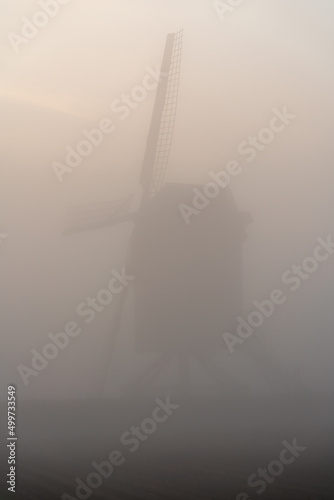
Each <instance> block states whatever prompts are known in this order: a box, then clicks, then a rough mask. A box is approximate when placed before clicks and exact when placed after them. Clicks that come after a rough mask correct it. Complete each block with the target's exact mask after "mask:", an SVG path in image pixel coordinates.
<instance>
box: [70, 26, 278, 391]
mask: <svg viewBox="0 0 334 500" xmlns="http://www.w3.org/2000/svg"><path fill="white" fill-rule="evenodd" d="M182 41H183V31H182V30H181V31H179V32H177V33H170V34H168V35H167V40H166V45H165V51H164V56H163V62H162V66H161V73H162V74H163V75H167V77H165V78H163V79H162V80H161V82H160V83H159V86H158V89H157V94H156V98H155V103H154V108H153V114H152V120H151V124H150V128H149V133H148V137H147V144H146V149H145V154H144V160H143V164H142V169H141V176H140V184H141V201H140V207H139V210H138V211H137V213H136V214H134V213H131V212H130V211H129V209H130V206H131V202H132V197H126V198H122V199H119V200H116V201H114V202H110V203H103V204H95V205H88V206H81V207H72V208H70V209H68V211H67V217H66V223H65V230H64V233H65V234H72V233H77V232H81V231H86V230H90V229H96V228H99V227H106V226H112V225H115V224H118V223H121V222H125V221H129V220H134V221H135V226H134V230H133V232H132V236H131V241H130V244H129V248H128V255H127V260H126V269H127V271H128V272H129V273H130V274H133V275H135V277H136V279H135V280H134V282H133V284H132V285H131V286H132V287H134V289H135V290H134V292H135V293H134V296H135V330H136V332H135V347H136V350H137V351H138V352H141V353H155V354H156V360H155V362H153V363H152V364H150V365H149V366H147V367H146V368H145V370H144V371H143V372H142V373H140V374H139V376H136V377H135V380H134V381H133V383H132V384H130V390H131V391H135V392H138V391H145V390H146V389H147V388H152V385H153V382H156V379H157V377H159V375H161V374H162V373H163V372H164V370H165V369H166V368H167V367H168V366H169V365H170V364H171V363H173V362H174V363H175V362H176V363H177V381H176V383H175V384H174V385H173V386H172V387H169V392H170V391H171V390H173V387H174V388H175V389H176V390H177V391H178V392H180V393H182V394H184V393H189V392H191V391H193V390H194V389H196V387H194V384H192V383H191V369H190V368H191V367H190V364H191V360H192V361H193V362H194V360H195V361H197V363H198V365H199V366H200V367H201V368H202V369H204V371H205V372H206V373H207V374H208V375H209V376H210V379H211V380H213V381H214V382H215V387H216V388H218V389H219V390H221V391H222V392H225V391H226V387H230V388H233V391H240V383H237V382H235V381H234V379H233V378H232V377H230V376H229V375H228V374H227V373H226V371H225V370H224V369H223V368H222V367H221V366H220V365H217V364H215V363H214V361H213V354H214V353H215V352H216V351H217V350H221V349H223V348H224V344H223V341H222V337H221V334H222V333H223V331H231V329H233V328H234V326H233V325H234V323H233V321H234V320H235V318H236V317H237V316H238V315H239V314H240V311H241V310H242V245H243V242H244V240H245V237H246V226H247V225H248V223H249V216H248V214H245V213H242V212H239V211H238V209H237V207H236V205H235V203H234V200H233V197H232V194H231V192H230V191H229V190H228V189H224V192H223V193H222V194H221V196H220V197H219V198H217V199H216V200H215V202H214V203H211V204H210V205H209V206H208V207H207V208H206V209H205V210H204V211H203V213H201V214H199V215H198V216H197V217H196V218H194V219H193V221H192V223H191V224H190V225H189V226H187V225H186V224H185V223H184V221H183V219H182V217H181V215H180V213H179V211H178V205H179V203H182V202H184V201H185V200H186V199H187V198H188V197H189V193H192V191H191V189H192V187H193V186H192V185H188V184H173V183H170V184H167V185H166V184H165V174H166V169H167V165H168V159H169V155H170V149H171V144H172V138H173V131H174V124H175V118H176V109H177V101H178V93H179V82H180V70H181V53H182ZM131 286H128V287H127V289H126V292H125V293H123V295H122V297H121V300H120V301H119V303H118V307H117V310H116V311H115V314H114V318H113V334H112V336H111V339H110V345H109V348H108V349H107V350H106V351H105V352H104V359H103V360H100V380H99V387H100V390H103V387H104V385H105V382H106V379H107V376H108V373H109V368H110V363H111V360H112V355H113V353H114V347H115V339H116V336H117V333H118V331H119V330H120V326H121V320H122V315H123V311H124V307H125V303H126V297H127V294H128V293H129V289H130V287H131ZM253 342H254V341H253ZM247 349H248V351H247V354H248V355H250V356H251V357H252V358H253V359H254V360H255V362H256V364H257V365H259V364H260V365H261V366H262V368H263V369H264V370H265V372H266V374H267V375H268V373H269V372H270V375H269V376H270V377H272V378H275V377H276V375H277V373H276V374H274V373H273V372H275V368H274V365H273V363H272V362H271V361H270V360H269V359H268V358H267V356H266V354H265V353H264V351H263V349H262V346H261V345H260V346H258V345H257V346H256V347H255V348H252V346H251V342H249V346H248V348H247ZM128 389H129V387H128Z"/></svg>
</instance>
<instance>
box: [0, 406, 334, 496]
mask: <svg viewBox="0 0 334 500" xmlns="http://www.w3.org/2000/svg"><path fill="white" fill-rule="evenodd" d="M156 397H157V396H154V397H152V398H148V399H145V400H143V399H141V400H139V399H137V400H135V399H127V400H125V399H122V400H100V401H99V400H95V401H94V400H90V401H79V400H78V401H66V402H45V401H43V402H41V401H40V402H38V401H34V402H32V401H31V402H21V404H20V405H19V407H18V432H17V435H18V446H17V454H18V469H17V492H16V493H15V494H13V493H8V492H6V488H5V487H4V484H3V479H4V477H5V474H6V473H7V469H8V466H7V464H6V459H5V457H6V454H7V452H6V451H5V452H4V453H3V450H4V448H5V447H3V448H2V455H1V461H2V464H1V471H2V473H1V480H2V492H1V496H0V498H1V500H2V499H3V500H4V499H7V498H12V499H17V500H53V499H61V496H62V494H63V493H65V492H66V493H68V494H69V495H72V496H73V497H74V498H75V478H76V477H80V478H81V479H83V480H85V478H86V476H87V475H88V474H89V473H91V472H93V470H94V469H93V468H92V465H91V462H93V461H97V462H101V461H102V460H106V459H108V455H109V453H110V452H111V451H112V450H114V449H119V450H122V453H123V456H124V457H125V463H124V464H122V465H121V466H119V467H118V468H116V469H115V470H114V472H113V473H112V475H111V477H109V478H108V479H105V480H104V481H103V484H102V485H101V486H100V487H99V488H97V489H96V490H94V491H93V493H92V494H91V495H90V496H87V497H85V498H90V499H98V500H99V499H101V500H102V499H103V500H107V499H108V500H112V499H115V500H121V499H122V500H123V499H124V500H128V499H138V500H139V499H142V500H159V499H161V500H169V499H170V500H173V499H175V500H197V499H198V500H199V499H202V500H215V499H217V500H218V499H219V500H225V499H226V500H236V499H237V495H238V493H240V492H246V493H247V494H248V495H249V499H250V500H254V499H256V498H258V497H260V498H261V499H263V500H284V499H287V500H333V499H334V474H333V463H334V434H333V427H334V424H333V412H332V408H333V398H332V397H329V396H323V397H319V396H317V397H310V396H308V397H306V396H303V397H302V396H299V397H297V396H294V397H289V398H287V397H284V398H283V397H277V398H276V399H275V400H273V399H257V398H253V399H247V398H242V399H226V398H225V399H218V398H187V399H184V400H182V401H181V402H180V401H178V400H177V399H176V397H173V396H172V397H171V401H172V402H174V403H181V404H180V407H179V408H178V409H177V410H176V411H175V412H174V413H173V415H171V416H170V417H169V418H168V420H167V421H166V422H165V423H162V424H159V426H158V428H157V430H156V432H155V433H154V434H152V435H150V436H149V437H148V439H147V441H145V442H143V443H141V445H140V446H139V448H138V450H136V451H135V452H134V453H130V452H129V450H128V449H127V448H126V447H125V446H124V445H122V444H121V443H120V436H121V435H122V434H123V432H125V431H126V430H128V429H129V428H130V427H131V426H132V425H139V424H140V423H141V421H142V420H143V419H144V418H147V417H150V416H151V414H152V411H153V409H154V407H155V406H156V404H155V402H154V400H155V398H156ZM160 397H161V399H164V398H163V396H160ZM1 410H2V411H1V414H2V415H4V414H5V408H4V406H3V405H2V406H1ZM1 420H2V422H3V419H1ZM5 435H6V434H5V430H4V432H2V436H5ZM294 438H297V443H298V444H299V445H301V446H305V447H306V448H307V449H306V450H305V451H304V452H303V453H301V455H300V457H298V458H297V459H296V461H295V462H294V463H293V464H291V465H287V466H286V468H285V470H284V471H283V473H282V474H281V475H280V476H278V477H277V478H276V479H275V481H274V483H272V484H269V485H268V486H267V489H266V491H265V492H264V493H263V494H262V495H258V494H257V493H256V488H250V487H249V486H247V478H248V477H249V476H250V475H251V474H253V473H255V472H256V471H257V469H258V468H259V467H264V468H266V467H267V465H268V464H269V462H271V461H272V460H274V459H276V458H278V455H279V453H280V451H281V450H282V449H283V447H284V446H283V445H282V441H284V440H286V441H288V442H290V443H291V442H292V441H293V439H294ZM245 498H247V497H245ZM82 499H83V497H82ZM240 500H243V498H242V497H241V499H240Z"/></svg>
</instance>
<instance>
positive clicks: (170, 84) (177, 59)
mask: <svg viewBox="0 0 334 500" xmlns="http://www.w3.org/2000/svg"><path fill="white" fill-rule="evenodd" d="M182 43H183V30H181V31H179V32H178V33H176V34H175V38H174V44H173V49H172V57H171V65H170V69H169V74H168V81H167V93H166V99H165V104H164V108H163V112H162V119H161V124H160V130H159V136H158V142H157V149H156V153H155V158H154V169H153V174H152V181H151V186H150V196H154V195H155V194H156V193H157V192H158V191H160V189H161V188H162V187H163V185H164V183H165V175H166V170H167V165H168V160H169V155H170V150H171V146H172V140H173V132H174V125H175V119H176V110H177V101H178V93H179V86H180V74H181V57H182Z"/></svg>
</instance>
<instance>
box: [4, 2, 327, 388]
mask: <svg viewBox="0 0 334 500" xmlns="http://www.w3.org/2000/svg"><path fill="white" fill-rule="evenodd" d="M37 10H40V7H39V4H38V2H37V1H33V0H23V1H22V0H20V1H19V0H16V1H13V0H0V29H1V33H2V36H1V41H0V55H1V60H2V64H1V69H0V75H1V82H0V104H1V122H2V127H1V131H2V155H1V170H2V175H1V184H0V193H1V196H0V205H1V218H0V233H1V232H2V233H9V237H8V239H7V240H6V242H5V243H4V244H2V245H0V266H1V275H2V279H1V303H2V306H1V309H2V318H3V319H2V324H3V326H2V336H3V345H4V352H5V353H6V354H5V356H4V358H3V360H2V363H1V365H2V370H4V371H5V373H6V376H5V379H6V381H5V383H7V379H8V377H14V376H17V375H16V365H17V364H18V363H20V362H22V363H24V362H25V361H26V362H28V360H29V359H30V358H29V351H30V349H32V348H38V347H39V346H41V345H43V342H44V339H45V338H46V334H47V332H48V331H55V330H57V329H58V330H60V329H61V328H62V327H63V325H64V324H65V323H66V321H69V320H71V319H72V318H73V315H74V310H75V306H76V305H77V303H79V302H80V301H81V300H82V299H83V298H85V297H86V296H87V295H89V294H92V293H95V292H96V291H97V290H99V289H100V288H101V287H103V286H104V285H105V281H106V278H105V276H106V273H107V272H109V270H110V269H112V268H117V267H118V268H120V267H121V265H122V262H123V260H124V259H123V257H122V256H123V255H124V251H125V248H126V242H127V238H128V235H129V230H130V227H129V226H126V227H124V228H121V227H117V228H114V229H112V228H107V229H103V230H99V231H95V232H92V233H85V234H81V235H78V236H72V237H67V238H65V237H61V232H62V230H63V226H64V221H65V211H66V209H67V207H69V206H71V205H77V204H86V203H87V204H89V203H95V202H100V201H111V200H113V199H115V198H118V197H121V196H125V195H128V194H130V193H132V192H133V191H134V190H135V189H136V186H137V183H138V178H139V173H140V166H141V163H142V158H143V154H144V148H145V140H146V135H147V132H148V127H149V123H150V116H151V112H152V107H153V103H154V95H155V94H154V92H152V93H151V94H150V95H149V97H148V98H147V100H145V101H144V102H143V103H142V104H141V105H140V108H139V109H136V110H133V111H132V113H131V115H130V116H129V118H127V119H126V120H124V121H120V120H119V118H117V117H115V120H116V124H117V128H116V131H115V133H113V134H112V135H110V136H107V137H106V138H105V140H104V142H103V144H102V145H101V146H100V147H98V148H96V150H94V151H93V153H92V154H91V156H89V157H88V158H86V159H85V160H84V162H83V163H82V164H81V165H80V166H78V167H77V169H76V170H75V171H74V172H73V173H72V174H70V175H68V176H65V177H64V182H63V183H62V184H60V183H59V182H58V181H57V178H56V176H55V174H54V172H53V170H52V167H51V164H52V162H53V161H56V160H57V161H63V159H64V156H65V147H66V146H68V145H71V146H75V145H76V144H77V143H78V142H79V140H81V139H82V135H81V130H82V129H83V128H87V129H91V128H95V127H96V126H97V124H98V123H99V121H100V119H101V118H104V117H112V116H113V115H112V112H111V111H110V105H111V103H112V102H113V101H114V100H115V99H116V98H118V97H119V96H120V95H121V94H122V93H124V92H125V93H126V92H129V91H131V89H132V88H133V87H134V86H136V85H138V84H141V82H142V79H143V77H144V76H145V74H146V69H145V68H146V67H147V66H151V67H153V68H155V67H156V66H157V65H158V64H161V60H162V54H163V50H164V44H165V38H166V34H167V33H168V32H175V31H177V30H179V29H180V28H182V27H183V29H184V47H183V56H182V57H183V62H182V73H181V86H180V98H179V106H178V114H177V121H176V126H175V135H174V140H173V146H172V151H171V157H170V163H169V167H168V174H167V180H169V181H173V182H185V183H188V182H189V183H205V182H208V181H209V178H208V172H209V171H210V170H219V169H221V168H224V167H225V165H226V163H227V162H228V160H232V159H239V160H240V162H241V164H242V166H243V171H242V173H241V174H240V175H239V176H238V177H236V178H235V179H233V181H232V183H231V190H232V192H233V195H234V196H235V200H236V203H237V205H238V207H239V208H240V209H242V210H245V211H248V212H250V213H251V215H252V217H253V223H252V224H251V225H250V226H249V231H248V232H249V237H248V240H247V242H246V243H245V246H244V286H245V293H244V299H245V307H246V309H247V307H249V305H251V303H252V301H253V300H256V299H261V298H265V296H266V295H267V294H268V293H270V291H271V290H272V289H273V288H276V287H277V286H279V284H280V277H281V275H282V273H283V272H284V271H285V270H286V269H288V268H289V267H290V266H291V265H293V264H298V263H299V262H301V261H302V260H303V259H304V258H305V257H308V256H309V255H310V254H311V253H312V250H313V248H314V246H315V240H316V238H317V237H318V236H323V237H325V236H327V234H330V233H331V231H333V223H332V221H333V215H332V214H333V208H334V203H333V182H334V173H333V166H332V158H333V148H334V143H333V139H332V126H331V125H332V120H333V118H334V104H333V99H332V89H333V87H334V66H333V48H334V34H333V29H332V26H333V16H334V4H333V2H332V1H331V0H293V1H292V0H245V1H244V3H243V4H242V6H240V7H238V8H236V9H235V11H234V12H231V13H230V14H228V15H227V16H226V19H225V20H224V21H222V20H221V19H220V18H219V16H218V14H217V13H216V12H215V9H214V7H213V4H212V2H211V1H210V0H168V1H167V0H166V1H163V0H155V1H153V0H132V1H130V0H122V1H120V0H117V1H116V0H72V1H71V2H70V3H69V4H68V5H64V6H62V7H61V8H60V12H59V13H58V15H57V16H55V17H54V18H53V19H50V21H49V23H48V24H47V26H45V27H44V28H41V29H40V31H39V33H38V34H37V35H36V37H35V38H33V39H31V40H30V41H29V43H28V44H27V45H25V46H23V45H22V46H21V47H20V50H19V53H15V52H14V50H13V49H12V47H11V44H10V42H9V40H8V36H7V35H8V33H9V32H14V33H17V34H20V30H21V26H22V18H23V17H27V18H28V19H31V18H32V17H33V15H34V14H35V12H36V11H37ZM284 106H287V108H288V110H289V112H291V113H293V114H295V115H296V119H295V120H294V121H293V122H292V124H291V125H290V126H289V127H287V129H286V130H285V131H284V132H283V133H282V134H279V135H277V137H275V140H274V142H273V143H272V144H270V145H269V146H268V147H267V148H266V150H265V151H263V152H261V153H259V154H258V157H257V158H256V160H255V161H254V162H253V163H250V164H248V163H247V161H245V159H244V158H242V157H240V155H239V154H238V152H237V148H238V145H239V143H240V142H242V141H243V140H245V139H247V137H248V136H249V135H251V134H256V133H257V132H258V131H259V130H260V129H261V128H263V127H266V126H267V125H268V123H269V121H270V119H271V117H272V115H273V111H272V110H273V108H278V109H282V108H283V107H284ZM333 233H334V231H333ZM333 269H334V263H332V262H328V263H325V264H324V267H322V268H321V269H319V271H318V272H317V274H316V275H314V277H312V280H313V281H312V282H311V280H310V281H309V282H308V283H307V284H305V285H304V288H303V290H301V292H300V293H299V295H298V297H297V295H296V296H295V297H293V298H292V299H291V300H290V301H289V302H288V303H287V304H285V305H284V306H282V308H283V307H284V308H285V309H284V311H283V309H282V311H283V312H280V313H278V315H277V317H276V319H275V320H273V323H272V324H270V332H271V333H270V334H269V335H268V342H269V345H270V346H271V349H273V350H275V353H276V355H277V357H278V358H279V359H280V360H281V361H282V363H283V364H286V365H287V366H290V367H295V366H296V365H297V368H296V369H298V370H300V372H301V373H302V377H303V380H304V381H305V383H307V384H308V385H309V386H310V387H313V388H319V384H320V381H321V380H322V379H323V378H324V377H325V379H327V380H328V385H329V384H330V379H331V376H332V375H333V371H330V370H332V368H331V365H332V356H331V350H330V349H331V348H332V345H333V343H332V324H333V323H332V322H333V313H332V311H331V309H332V307H331V305H330V302H331V297H332V293H333V285H332V281H333V280H332V278H331V276H332V275H331V273H332V272H333ZM108 314H109V316H108V317H107V316H105V318H104V319H103V321H102V320H101V322H100V323H99V324H97V323H96V325H95V326H94V328H95V329H96V331H97V332H99V335H100V337H99V338H101V339H103V338H105V336H106V335H108V328H109V327H108V325H109V324H110V321H111V318H112V313H111V312H110V313H108ZM320 318H321V319H320ZM268 325H269V324H268ZM277 332H278V333H277ZM94 334H95V333H94ZM319 339H321V340H319ZM98 350H99V345H98V344H97V343H96V342H93V340H92V337H90V339H88V338H87V337H86V338H85V339H78V346H77V350H75V349H73V351H71V352H72V356H73V358H72V361H71V358H70V357H66V356H64V357H63V359H62V360H57V362H59V366H62V368H63V372H62V374H63V375H62V376H63V377H65V380H66V374H68V373H70V372H71V370H70V368H71V367H70V365H71V362H72V363H77V366H78V370H77V374H76V375H75V376H74V377H73V378H72V379H71V382H70V383H69V384H68V385H66V387H64V386H62V387H60V386H59V383H58V382H59V380H57V377H58V376H59V373H58V372H57V371H54V372H53V371H52V369H50V371H48V373H45V374H41V377H40V378H41V380H36V381H33V383H32V384H31V387H30V386H29V388H28V389H27V392H26V394H27V397H30V396H32V397H37V396H42V397H48V396H50V394H49V392H50V391H51V390H52V391H54V394H55V395H56V396H57V397H62V396H66V397H69V396H72V395H73V394H80V391H81V390H82V379H81V371H80V370H83V371H84V366H85V363H86V357H85V354H84V353H87V352H88V353H91V355H92V356H93V353H94V355H96V356H98ZM88 357H89V356H88ZM90 359H92V358H90ZM73 360H75V361H73ZM93 364H94V363H93ZM97 364H98V361H97ZM320 366H321V370H320V368H319V367H320ZM320 372H321V373H320ZM42 375H43V380H42ZM83 394H84V391H83Z"/></svg>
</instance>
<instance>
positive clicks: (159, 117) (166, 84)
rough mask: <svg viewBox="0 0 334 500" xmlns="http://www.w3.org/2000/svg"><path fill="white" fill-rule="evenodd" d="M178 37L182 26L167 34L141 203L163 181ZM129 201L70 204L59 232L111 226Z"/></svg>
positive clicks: (178, 59) (170, 135) (177, 63)
mask: <svg viewBox="0 0 334 500" xmlns="http://www.w3.org/2000/svg"><path fill="white" fill-rule="evenodd" d="M182 38H183V30H181V31H179V32H177V33H169V34H168V35H167V40H166V47H165V52H164V57H163V62H162V67H161V82H160V83H159V86H158V89H157V95H156V99H155V103H154V109H153V115H152V121H151V125H150V130H149V134H148V139H147V145H146V150H145V155H144V161H143V167H142V172H141V185H142V188H143V197H142V204H144V203H145V201H147V200H148V199H149V198H150V197H151V196H153V195H155V194H156V193H157V192H158V191H159V190H160V189H161V188H162V187H163V185H164V180H165V173H166V168H167V164H168V159H169V153H170V148H171V144H172V138H173V130H174V123H175V117H176V107H177V98H178V90H179V81H180V68H181V51H182ZM131 202H132V197H127V198H123V199H121V200H116V201H113V202H109V203H96V204H94V205H83V206H77V207H70V208H69V209H68V210H67V213H66V222H65V229H64V232H63V234H72V233H78V232H82V231H88V230H91V229H97V228H101V227H106V226H112V225H114V224H117V223H119V222H122V221H124V220H128V219H129V217H128V216H127V214H128V211H129V208H130V206H131Z"/></svg>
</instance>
